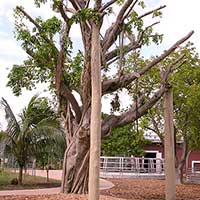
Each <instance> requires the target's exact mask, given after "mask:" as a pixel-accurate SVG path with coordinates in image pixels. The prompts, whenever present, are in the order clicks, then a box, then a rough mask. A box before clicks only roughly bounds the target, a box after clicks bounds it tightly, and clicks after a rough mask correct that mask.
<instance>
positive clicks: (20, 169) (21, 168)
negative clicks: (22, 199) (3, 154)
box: [18, 165, 23, 185]
mask: <svg viewBox="0 0 200 200" xmlns="http://www.w3.org/2000/svg"><path fill="white" fill-rule="evenodd" d="M22 178H23V166H21V165H20V166H19V176H18V183H19V185H22Z"/></svg>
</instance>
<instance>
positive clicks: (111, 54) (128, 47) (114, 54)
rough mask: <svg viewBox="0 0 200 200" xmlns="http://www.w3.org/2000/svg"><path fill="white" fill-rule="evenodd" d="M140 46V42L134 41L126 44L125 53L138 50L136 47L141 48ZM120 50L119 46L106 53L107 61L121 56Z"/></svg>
mask: <svg viewBox="0 0 200 200" xmlns="http://www.w3.org/2000/svg"><path fill="white" fill-rule="evenodd" d="M140 47H141V45H140V44H138V43H132V42H131V43H129V44H128V45H124V48H123V53H124V54H127V53H129V52H130V51H132V50H136V49H138V48H140ZM119 50H120V48H119V47H117V48H116V49H114V50H112V51H110V52H108V53H107V54H106V55H105V62H108V61H110V60H112V59H114V58H115V57H117V58H118V57H119Z"/></svg>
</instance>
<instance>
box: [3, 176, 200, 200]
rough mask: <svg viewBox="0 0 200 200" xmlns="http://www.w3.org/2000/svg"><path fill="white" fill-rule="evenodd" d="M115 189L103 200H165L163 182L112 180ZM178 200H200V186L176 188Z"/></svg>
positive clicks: (17, 199)
mask: <svg viewBox="0 0 200 200" xmlns="http://www.w3.org/2000/svg"><path fill="white" fill-rule="evenodd" d="M110 181H112V182H113V183H114V184H115V187H113V188H111V189H109V190H103V191H101V200H123V199H130V200H164V199H165V194H164V188H165V187H164V184H165V182H164V181H162V180H135V179H110ZM176 191H177V200H200V185H197V184H184V185H179V186H177V188H176ZM0 200H87V195H72V194H69V195H64V194H59V195H40V196H39V195H38V196H12V197H11V196H7V197H0Z"/></svg>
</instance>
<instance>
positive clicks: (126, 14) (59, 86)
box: [8, 0, 193, 193]
mask: <svg viewBox="0 0 200 200" xmlns="http://www.w3.org/2000/svg"><path fill="white" fill-rule="evenodd" d="M34 2H35V5H36V6H38V7H40V6H41V4H43V3H44V4H45V3H46V2H47V1H46V0H35V1H34ZM50 2H51V4H52V9H53V11H54V12H57V13H58V14H60V16H59V17H55V16H54V17H52V18H50V19H47V20H44V19H42V18H41V17H37V18H34V17H32V16H31V15H30V14H28V13H27V12H26V10H25V9H24V8H23V7H19V6H18V7H17V8H16V10H15V17H16V31H15V33H16V38H17V40H20V41H21V44H22V47H23V49H24V50H25V51H26V53H27V54H28V59H27V60H25V61H24V63H23V64H22V65H18V66H17V65H15V66H14V67H13V69H12V70H11V72H10V74H9V79H10V80H9V83H8V85H9V86H11V87H12V89H13V92H14V93H15V94H20V93H21V89H22V88H23V87H25V88H27V89H31V88H32V87H34V86H35V84H36V82H49V83H50V88H51V89H52V90H54V91H55V92H56V95H57V98H58V101H59V104H60V114H61V116H62V117H63V119H64V122H65V130H66V140H67V149H66V151H65V157H64V168H63V179H62V180H63V181H62V192H65V193H69V192H72V193H86V192H87V191H88V161H89V153H88V152H89V147H90V145H89V141H90V116H91V57H92V56H91V53H92V52H91V49H92V46H93V45H92V41H93V40H92V31H93V28H92V27H93V26H92V24H94V23H95V24H97V25H98V33H99V35H100V37H101V41H100V52H101V63H100V65H101V70H102V77H103V78H102V97H103V96H106V95H108V94H114V95H115V97H116V98H115V100H116V99H117V93H118V92H120V91H122V89H123V88H128V87H129V88H130V87H131V86H132V85H133V84H132V83H133V81H135V80H136V79H138V78H139V77H140V76H143V75H144V74H145V73H147V72H148V71H149V70H150V69H151V68H152V67H153V66H156V65H157V64H159V63H160V62H161V61H162V60H164V59H165V58H166V57H167V56H169V55H170V53H172V52H173V51H175V50H176V49H177V48H178V46H179V45H181V44H182V43H183V42H184V41H186V40H187V39H188V38H189V37H190V36H191V35H192V33H193V32H190V33H188V34H187V35H186V36H184V37H183V38H182V39H180V40H179V41H177V42H176V43H174V44H173V45H172V46H171V47H170V48H169V49H167V50H166V51H164V53H163V54H161V55H160V56H157V57H156V58H155V59H154V60H149V61H145V62H143V63H142V62H140V63H138V62H137V61H136V62H135V63H133V65H137V72H136V71H129V72H128V71H126V69H125V59H124V58H125V57H126V56H127V55H128V54H129V53H131V54H133V55H139V54H140V50H141V48H142V47H143V46H145V45H149V44H151V43H152V42H154V43H157V44H159V42H160V41H161V39H162V36H161V35H159V34H158V33H155V32H154V31H153V26H154V25H156V24H157V23H158V21H155V20H156V18H157V17H159V16H160V15H161V10H162V9H163V8H164V7H165V6H160V7H158V8H155V9H152V10H149V11H148V10H147V9H146V10H144V7H145V5H144V2H143V1H140V0H126V1H117V0H110V1H108V2H106V1H105V2H104V1H98V5H97V4H95V5H94V2H93V1H85V0H70V1H69V2H66V1H63V0H51V1H50ZM112 7H113V9H112ZM113 10H116V12H115V14H113V12H114V11H113ZM109 17H110V18H111V20H112V22H113V23H112V24H109V23H108V24H106V21H107V20H105V18H109ZM146 18H150V19H151V18H152V23H149V24H148V22H149V21H150V19H149V20H145V19H146ZM144 21H145V23H144ZM30 23H31V25H30ZM74 23H77V24H79V27H80V30H81V31H80V32H81V37H82V38H81V39H80V41H79V43H81V44H82V46H83V48H82V51H79V52H78V53H77V54H75V52H73V50H74V49H75V46H73V43H72V41H71V38H70V34H73V33H72V32H71V31H72V27H73V24H74ZM28 24H29V25H30V26H28ZM58 35H59V37H58ZM58 38H59V39H60V41H59V42H58V40H57V39H58ZM119 38H120V42H119V45H117V44H116V43H117V40H118V39H119ZM125 38H126V40H125ZM72 52H73V54H72ZM72 56H74V58H72ZM138 57H139V56H138ZM140 59H142V58H141V57H140ZM180 59H181V58H180ZM180 59H178V60H174V61H172V62H171V63H170V64H169V65H174V64H177V63H178V62H179V61H180ZM136 60H138V59H136ZM118 61H119V62H118ZM169 67H170V66H169ZM168 75H169V73H168V71H166V72H165V76H164V77H163V80H162V83H160V84H159V86H158V88H157V90H156V92H155V91H153V92H151V94H148V98H145V94H144V93H142V92H140V94H138V97H137V98H136V101H135V102H133V104H132V105H131V106H130V107H129V109H128V110H126V111H124V112H121V114H120V115H115V114H114V113H112V114H111V115H109V116H108V117H107V118H106V119H104V120H102V124H101V137H102V138H103V137H104V136H105V135H107V134H108V133H109V132H110V131H111V129H112V128H115V127H118V126H122V125H126V124H128V123H130V122H133V121H135V120H136V119H137V118H139V117H141V116H142V115H144V114H145V113H146V112H147V111H148V109H149V108H151V107H152V105H154V104H155V103H156V102H157V101H158V100H159V99H160V97H161V96H162V95H163V94H164V93H165V91H166V90H168V85H167V84H165V83H166V80H167V77H168ZM74 92H76V93H78V94H79V97H80V98H79V99H80V101H78V100H77V99H76V98H75V95H74ZM116 104H117V101H114V103H113V105H116Z"/></svg>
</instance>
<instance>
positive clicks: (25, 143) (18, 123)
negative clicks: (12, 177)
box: [1, 96, 60, 184]
mask: <svg viewBox="0 0 200 200" xmlns="http://www.w3.org/2000/svg"><path fill="white" fill-rule="evenodd" d="M1 105H2V106H3V108H4V110H5V113H6V120H7V123H8V125H7V129H6V131H5V132H4V141H3V142H4V143H5V144H7V145H8V146H9V147H10V152H11V154H12V155H13V156H14V157H15V158H16V161H17V164H18V165H19V178H18V181H19V184H22V173H23V169H24V168H25V166H26V163H27V162H28V160H29V159H30V158H31V157H32V156H34V153H35V152H36V151H37V149H38V148H41V147H43V146H44V145H46V143H47V142H48V140H49V139H50V138H51V139H52V138H55V137H56V134H57V135H60V133H59V129H58V128H59V121H58V119H57V117H56V116H55V114H54V112H53V110H52V109H51V107H50V106H49V105H48V103H47V101H46V99H44V98H38V97H37V96H33V97H32V99H31V100H30V102H29V104H28V106H27V108H25V109H24V110H23V111H22V113H21V114H20V115H19V117H20V119H19V120H17V118H16V117H15V115H14V113H13V111H12V110H11V108H10V106H9V104H8V103H7V101H6V100H5V99H3V98H2V100H1Z"/></svg>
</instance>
